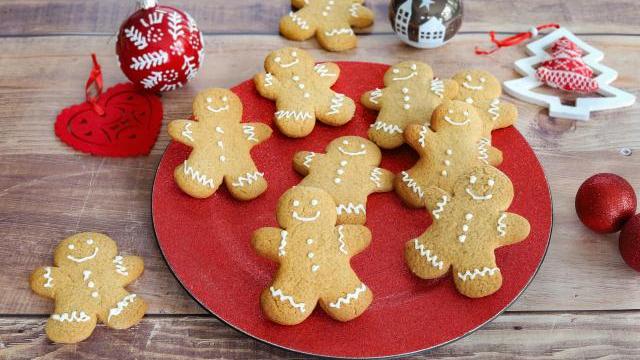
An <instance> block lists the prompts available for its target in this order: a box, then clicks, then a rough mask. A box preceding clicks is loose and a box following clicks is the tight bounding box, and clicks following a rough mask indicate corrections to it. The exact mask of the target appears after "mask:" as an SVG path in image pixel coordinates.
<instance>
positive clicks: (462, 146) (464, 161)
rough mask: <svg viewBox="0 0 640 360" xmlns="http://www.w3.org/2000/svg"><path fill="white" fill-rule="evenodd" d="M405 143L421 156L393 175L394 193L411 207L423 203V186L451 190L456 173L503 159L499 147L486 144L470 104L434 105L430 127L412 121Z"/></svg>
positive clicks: (475, 112) (477, 116) (406, 133)
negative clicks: (482, 145)
mask: <svg viewBox="0 0 640 360" xmlns="http://www.w3.org/2000/svg"><path fill="white" fill-rule="evenodd" d="M404 138H405V141H406V142H407V144H409V145H410V146H411V147H412V148H413V149H415V150H416V151H417V152H418V155H419V156H420V159H418V162H417V163H416V164H415V165H414V166H413V167H412V168H411V169H409V170H406V171H402V172H401V173H400V174H398V175H397V176H396V179H395V189H396V193H397V194H398V195H399V196H400V197H401V198H402V199H403V200H404V202H405V203H406V204H407V205H409V206H412V207H424V205H425V204H424V201H425V191H426V189H428V188H430V187H432V186H437V187H439V188H441V189H444V190H446V191H451V190H452V189H453V185H454V183H455V181H456V179H457V178H458V176H460V175H462V174H464V173H465V172H467V171H468V170H469V169H471V168H473V167H475V166H480V165H483V164H484V163H485V162H488V163H489V164H498V163H500V162H502V153H501V152H500V150H498V149H496V148H494V147H492V146H491V145H489V144H486V145H485V146H484V147H481V148H479V146H478V144H479V143H480V142H481V141H482V139H483V122H482V119H481V117H480V115H479V114H478V112H477V111H476V108H475V107H474V106H472V105H469V104H467V103H464V102H462V101H455V100H454V101H447V102H445V103H443V104H442V105H440V106H439V107H437V108H436V110H435V111H434V112H433V116H432V118H431V127H429V126H427V125H426V124H425V125H416V124H411V125H409V126H407V128H406V129H405V132H404Z"/></svg>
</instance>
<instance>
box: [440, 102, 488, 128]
mask: <svg viewBox="0 0 640 360" xmlns="http://www.w3.org/2000/svg"><path fill="white" fill-rule="evenodd" d="M431 127H432V128H433V130H435V131H440V130H443V129H447V128H449V129H453V130H456V131H471V132H473V131H481V130H482V119H481V118H480V115H479V114H478V111H477V110H476V108H475V107H474V106H472V105H469V104H467V103H465V102H462V101H447V102H446V103H443V104H442V105H440V106H438V107H437V108H436V110H435V111H434V112H433V115H432V117H431Z"/></svg>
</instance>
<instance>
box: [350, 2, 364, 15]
mask: <svg viewBox="0 0 640 360" xmlns="http://www.w3.org/2000/svg"><path fill="white" fill-rule="evenodd" d="M361 7H362V5H360V4H358V3H353V4H351V7H349V14H350V15H351V17H354V18H357V17H359V16H358V10H360V8H361Z"/></svg>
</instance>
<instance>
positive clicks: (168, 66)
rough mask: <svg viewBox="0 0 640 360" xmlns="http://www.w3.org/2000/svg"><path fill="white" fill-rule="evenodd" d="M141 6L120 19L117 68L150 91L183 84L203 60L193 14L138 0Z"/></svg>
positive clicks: (150, 1)
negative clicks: (125, 18)
mask: <svg viewBox="0 0 640 360" xmlns="http://www.w3.org/2000/svg"><path fill="white" fill-rule="evenodd" d="M139 2H140V6H141V9H140V10H138V11H136V12H135V13H134V14H133V15H131V17H129V18H128V19H127V20H125V21H124V23H122V25H121V26H120V32H119V33H118V42H117V44H116V53H117V54H118V59H119V61H120V68H121V69H122V71H123V72H124V74H125V75H126V76H127V78H129V80H131V82H133V83H134V84H136V85H140V86H142V87H143V88H144V89H147V90H150V91H171V90H175V89H177V88H180V87H182V86H184V85H185V84H186V83H187V82H188V81H190V80H191V79H193V78H194V77H195V76H196V74H197V73H198V69H199V68H200V66H201V65H202V62H203V61H204V39H203V38H202V33H201V32H200V30H198V26H197V25H196V22H195V21H194V20H193V18H192V17H191V16H190V15H189V14H187V13H186V12H184V11H182V10H178V9H176V8H173V7H170V6H161V5H158V4H157V3H156V1H155V0H140V1H139Z"/></svg>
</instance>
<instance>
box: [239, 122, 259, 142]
mask: <svg viewBox="0 0 640 360" xmlns="http://www.w3.org/2000/svg"><path fill="white" fill-rule="evenodd" d="M255 131H256V128H255V127H254V126H252V125H242V132H243V133H244V134H245V135H246V138H247V140H249V141H252V142H258V138H256V132H255Z"/></svg>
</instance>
